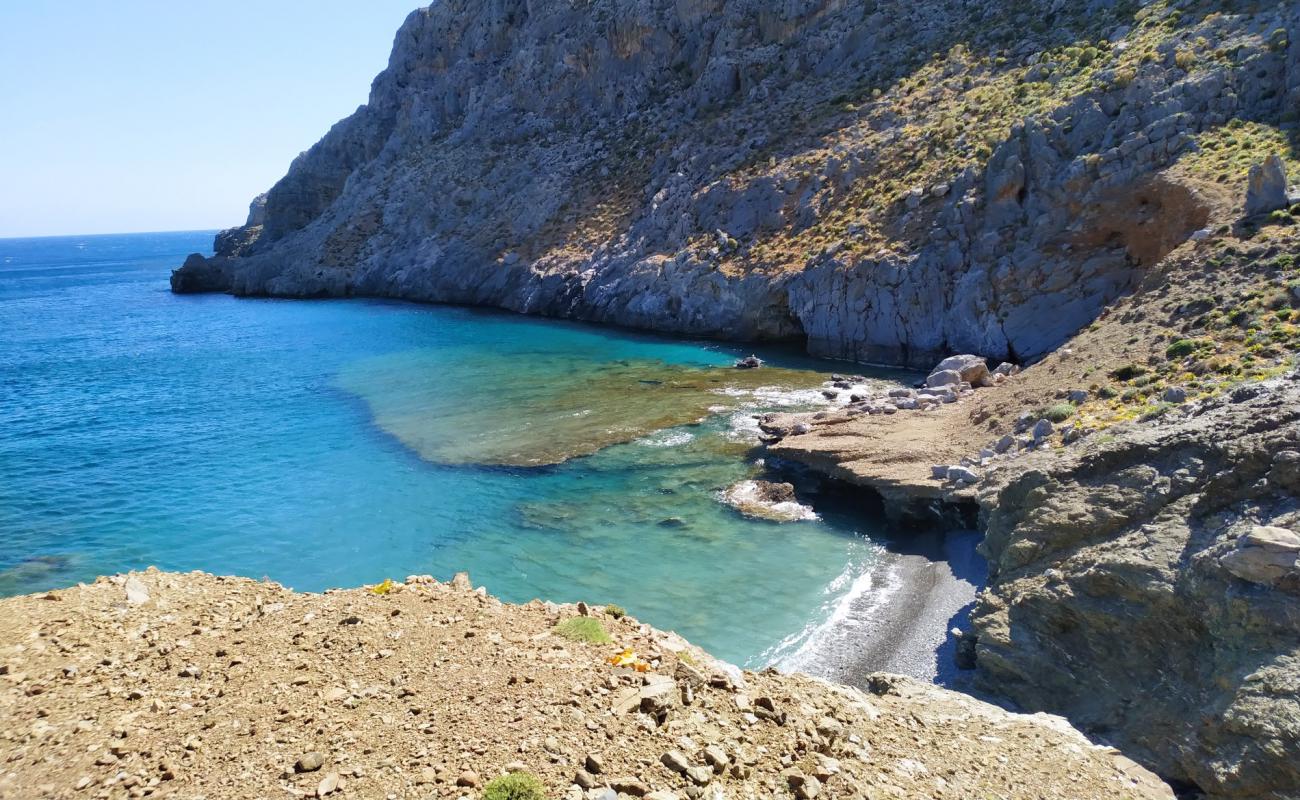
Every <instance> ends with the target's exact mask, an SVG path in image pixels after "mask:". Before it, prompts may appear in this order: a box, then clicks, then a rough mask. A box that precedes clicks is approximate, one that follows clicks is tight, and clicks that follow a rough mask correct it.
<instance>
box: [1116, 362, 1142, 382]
mask: <svg viewBox="0 0 1300 800" xmlns="http://www.w3.org/2000/svg"><path fill="white" fill-rule="evenodd" d="M1146 371H1147V368H1146V367H1140V366H1138V365H1137V364H1125V365H1124V366H1122V367H1120V368H1119V369H1115V370H1112V371H1111V373H1110V376H1111V377H1112V378H1114V379H1115V380H1117V381H1131V380H1133V379H1134V378H1136V377H1137V376H1139V375H1145V374H1146Z"/></svg>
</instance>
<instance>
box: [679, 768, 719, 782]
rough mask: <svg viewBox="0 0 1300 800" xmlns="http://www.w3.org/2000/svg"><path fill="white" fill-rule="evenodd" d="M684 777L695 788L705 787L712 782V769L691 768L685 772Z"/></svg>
mask: <svg viewBox="0 0 1300 800" xmlns="http://www.w3.org/2000/svg"><path fill="white" fill-rule="evenodd" d="M686 777H687V778H689V779H690V781H691V782H692V783H694V784H695V785H696V786H707V785H708V784H709V782H710V781H712V780H713V769H712V768H711V767H705V766H698V767H691V768H690V769H688V770H686Z"/></svg>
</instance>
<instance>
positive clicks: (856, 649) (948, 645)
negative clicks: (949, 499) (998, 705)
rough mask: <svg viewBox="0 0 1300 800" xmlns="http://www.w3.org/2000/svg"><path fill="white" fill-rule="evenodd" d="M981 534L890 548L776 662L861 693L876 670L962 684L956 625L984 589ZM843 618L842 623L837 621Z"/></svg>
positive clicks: (948, 535)
mask: <svg viewBox="0 0 1300 800" xmlns="http://www.w3.org/2000/svg"><path fill="white" fill-rule="evenodd" d="M982 538H983V536H982V535H981V534H980V533H978V532H977V531H970V530H960V531H930V532H919V533H913V534H904V535H901V536H899V537H898V538H896V539H891V540H890V541H888V542H886V543H885V549H884V552H883V553H882V554H881V559H880V562H879V563H878V564H877V565H875V566H874V567H873V568H872V569H871V570H870V572H869V573H868V574H867V575H865V576H863V578H864V579H866V580H867V581H869V583H868V584H867V585H866V586H865V587H864V588H863V590H862V591H853V592H850V593H848V595H846V596H845V597H844V598H842V599H841V601H840V603H841V604H842V605H840V606H839V607H837V608H836V609H835V611H834V612H833V613H832V615H831V617H830V618H828V619H827V620H826V621H825V622H824V623H823V624H822V626H821V627H820V628H819V629H818V630H816V631H814V632H813V633H812V634H811V635H810V636H809V638H808V639H807V641H805V642H804V643H803V644H802V645H801V646H800V648H799V649H798V650H797V651H795V652H794V653H791V654H789V655H788V656H785V657H783V658H780V659H778V660H777V661H776V662H775V666H776V667H777V668H778V669H781V670H783V671H799V672H807V673H808V674H811V675H815V676H817V677H820V678H824V679H826V680H831V681H835V682H837V683H844V684H848V685H851V686H857V687H859V688H862V687H865V686H866V685H867V682H868V681H867V679H868V676H870V675H871V674H872V673H876V672H890V673H897V674H902V675H907V676H909V677H912V678H916V679H918V680H923V681H927V682H932V683H935V684H937V685H940V686H945V687H949V688H951V687H953V686H954V685H960V684H962V683H963V681H962V675H963V673H964V671H963V670H959V669H958V668H957V667H956V665H955V663H954V660H953V649H954V642H953V639H952V636H951V634H950V630H951V629H952V628H953V627H964V626H965V625H967V624H968V623H967V620H966V615H967V612H968V611H969V609H970V606H971V604H972V603H973V602H974V600H975V595H976V593H977V592H978V591H979V590H980V589H981V588H983V585H984V581H985V578H986V575H987V567H986V566H985V564H984V560H983V558H982V557H980V556H979V554H978V553H977V552H976V550H975V548H976V546H977V545H978V544H979V542H980V541H981V539H982ZM837 617H840V619H839V620H838V621H837V619H836V618H837Z"/></svg>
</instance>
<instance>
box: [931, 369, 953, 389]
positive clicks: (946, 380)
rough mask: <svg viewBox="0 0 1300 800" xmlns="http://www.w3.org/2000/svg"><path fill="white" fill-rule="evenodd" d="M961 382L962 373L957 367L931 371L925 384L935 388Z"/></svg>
mask: <svg viewBox="0 0 1300 800" xmlns="http://www.w3.org/2000/svg"><path fill="white" fill-rule="evenodd" d="M959 383H961V373H960V372H958V371H957V370H955V369H945V370H939V371H937V372H931V373H930V374H929V376H927V377H926V379H925V385H926V386H928V387H930V388H932V389H935V388H938V387H941V386H955V385H956V384H959Z"/></svg>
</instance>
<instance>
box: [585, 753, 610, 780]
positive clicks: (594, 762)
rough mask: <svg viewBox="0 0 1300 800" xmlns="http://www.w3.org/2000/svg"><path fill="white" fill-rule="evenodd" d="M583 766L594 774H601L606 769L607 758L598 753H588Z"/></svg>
mask: <svg viewBox="0 0 1300 800" xmlns="http://www.w3.org/2000/svg"><path fill="white" fill-rule="evenodd" d="M583 766H584V767H586V769H587V771H588V772H590V773H591V774H592V775H599V774H601V773H602V772H604V771H605V759H603V758H601V757H600V755H598V754H596V753H588V754H587V758H586V759H585V760H584V761H583Z"/></svg>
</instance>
